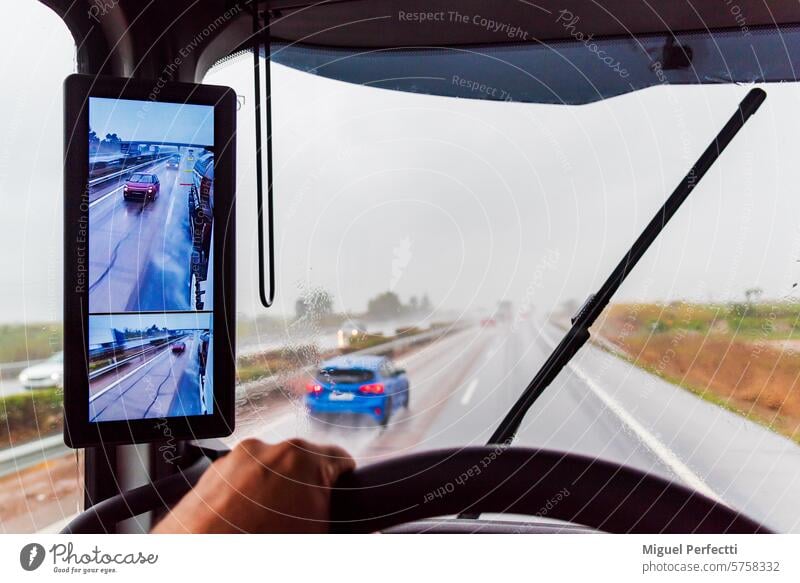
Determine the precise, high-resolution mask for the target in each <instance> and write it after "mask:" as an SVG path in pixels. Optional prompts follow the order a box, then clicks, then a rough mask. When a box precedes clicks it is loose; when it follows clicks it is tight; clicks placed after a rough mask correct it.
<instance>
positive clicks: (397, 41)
mask: <svg viewBox="0 0 800 583" xmlns="http://www.w3.org/2000/svg"><path fill="white" fill-rule="evenodd" d="M40 1H41V2H42V3H43V4H45V5H47V6H49V7H50V8H51V9H53V10H54V11H55V12H56V13H57V14H58V15H59V16H60V17H61V18H62V19H63V20H64V21H65V23H66V24H67V26H68V27H69V29H70V31H71V32H72V34H73V37H74V38H75V41H76V44H77V45H78V47H79V48H78V64H79V70H80V71H81V72H85V73H106V74H113V75H122V76H138V77H145V78H158V76H159V75H160V74H161V73H162V70H163V68H164V66H165V64H168V63H170V62H173V61H174V60H175V59H177V58H179V57H181V55H182V51H183V52H184V53H185V52H187V51H186V47H192V50H191V51H189V54H188V55H187V56H185V57H184V58H182V59H180V61H181V62H180V67H179V68H178V70H176V71H173V72H172V73H173V78H174V79H176V80H184V81H199V80H201V79H202V77H203V75H204V74H205V73H206V71H207V70H208V69H209V68H210V67H211V66H212V65H213V64H214V63H215V62H217V61H218V60H220V59H222V58H224V57H225V56H227V55H229V54H231V53H233V52H234V51H235V50H237V49H240V48H242V46H247V45H248V44H249V42H250V39H251V34H252V22H251V15H250V13H249V12H248V10H249V5H250V3H249V2H234V1H233V0H170V1H169V2H141V0H114V2H107V1H103V0H40ZM258 5H259V7H260V8H262V9H268V10H270V14H271V16H272V23H271V26H270V33H271V36H272V38H273V39H274V40H278V41H282V42H284V43H303V44H311V45H316V46H320V47H331V48H351V49H359V48H364V49H376V48H385V49H388V48H401V47H415V46H425V47H456V46H465V45H467V46H468V45H482V46H487V45H488V46H490V45H493V44H508V43H509V42H519V44H526V43H531V42H540V43H541V42H548V43H551V42H557V41H562V40H563V41H568V40H571V39H572V38H573V35H574V31H575V29H574V28H573V29H569V28H568V27H565V25H564V18H563V17H562V18H559V16H560V15H562V14H565V13H563V12H562V11H567V13H568V14H570V15H572V18H573V19H574V18H577V19H578V20H577V21H575V22H576V26H577V27H578V29H579V30H580V32H581V33H582V34H584V35H587V36H588V35H591V36H592V37H595V38H605V37H631V36H637V35H653V34H671V33H676V32H689V31H712V30H719V29H726V30H731V29H736V28H740V29H741V28H742V27H743V26H747V27H749V28H755V27H776V26H785V25H795V24H798V23H800V3H798V2H773V3H769V4H768V3H767V1H766V0H734V1H732V2H731V3H730V4H728V3H727V2H726V1H725V0H692V1H689V0H648V1H646V2H645V1H631V0H607V1H604V2H599V1H596V0H559V1H558V2H555V1H553V0H494V1H492V2H487V1H486V0H448V1H446V2H445V1H443V0H323V1H320V2H311V1H309V0H269V1H262V2H259V3H258ZM418 13H427V14H431V13H444V17H443V18H440V19H439V20H426V21H424V22H417V21H413V20H408V18H406V16H405V15H409V14H418ZM454 14H458V15H459V17H458V18H456V17H455V16H453V15H454ZM474 19H478V20H477V21H474ZM483 22H487V23H488V22H491V23H498V25H496V26H494V27H492V26H488V25H484V24H481V23H483ZM511 29H519V30H520V31H522V32H523V33H524V35H523V34H522V33H520V35H518V36H517V37H516V38H509V34H508V33H509V30H511ZM198 33H203V35H202V38H201V39H200V41H199V43H198V42H197V37H198ZM522 36H524V39H523V38H521V37H522Z"/></svg>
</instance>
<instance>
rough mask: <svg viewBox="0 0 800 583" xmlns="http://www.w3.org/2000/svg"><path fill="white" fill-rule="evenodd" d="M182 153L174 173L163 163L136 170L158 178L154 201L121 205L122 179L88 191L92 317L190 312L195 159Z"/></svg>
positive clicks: (125, 202) (208, 306) (134, 201)
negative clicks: (191, 191)
mask: <svg viewBox="0 0 800 583" xmlns="http://www.w3.org/2000/svg"><path fill="white" fill-rule="evenodd" d="M186 152H187V150H186V149H184V150H183V155H182V157H181V161H180V165H179V167H178V168H177V169H176V168H168V167H167V162H166V160H162V161H160V162H157V163H155V164H154V165H152V166H149V167H144V168H141V169H138V170H137V171H139V172H145V173H150V174H157V175H158V177H159V180H160V182H161V191H160V194H159V196H158V198H157V199H156V200H155V201H152V202H148V203H146V204H145V203H143V202H142V201H136V200H131V201H125V200H124V199H123V195H122V188H123V186H124V184H125V181H124V180H123V179H119V180H110V181H108V182H104V183H102V184H100V185H99V186H98V187H96V188H95V187H92V189H91V190H90V193H89V310H90V311H91V312H92V313H108V312H131V311H160V310H165V309H166V310H190V309H193V306H192V299H191V298H192V294H191V283H192V282H191V270H190V260H191V251H192V241H191V233H190V225H189V207H188V192H189V188H190V187H189V186H188V185H189V184H190V183H191V179H192V168H193V164H194V158H192V157H191V156H189V155H188V154H187V153H186ZM205 309H211V306H210V305H209V304H208V303H207V304H206V306H205Z"/></svg>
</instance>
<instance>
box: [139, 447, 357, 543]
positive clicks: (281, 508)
mask: <svg viewBox="0 0 800 583" xmlns="http://www.w3.org/2000/svg"><path fill="white" fill-rule="evenodd" d="M354 467H355V462H354V461H353V458H352V457H350V455H349V454H348V453H347V452H346V451H344V450H343V449H341V448H340V447H336V446H331V445H315V444H311V443H308V442H306V441H304V440H302V439H291V440H289V441H284V442H282V443H279V444H277V445H267V444H265V443H263V442H261V441H259V440H257V439H246V440H244V441H242V442H241V443H239V444H238V445H237V446H236V447H234V448H233V449H232V450H231V452H230V453H229V454H228V455H226V456H225V457H224V458H222V459H219V460H217V461H216V462H214V463H213V464H212V465H211V466H210V467H209V469H208V470H207V471H206V472H205V474H203V476H202V477H201V478H200V481H199V482H198V483H197V485H196V486H195V487H194V488H193V489H192V491H191V492H189V493H188V494H187V495H186V496H184V498H183V500H181V501H180V502H179V503H178V505H177V506H175V508H173V509H172V511H171V512H170V513H169V514H168V515H167V516H166V517H165V518H164V520H162V521H161V522H160V523H158V524H157V525H156V527H155V528H154V529H153V532H156V533H190V532H193V533H228V532H314V533H321V532H328V518H329V512H330V487H331V486H332V485H333V483H334V482H335V481H336V478H337V477H338V476H339V474H341V473H342V472H346V471H348V470H352V469H353V468H354Z"/></svg>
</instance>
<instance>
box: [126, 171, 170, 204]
mask: <svg viewBox="0 0 800 583" xmlns="http://www.w3.org/2000/svg"><path fill="white" fill-rule="evenodd" d="M159 192H161V183H160V182H159V180H158V176H156V175H155V174H144V173H141V172H136V173H135V174H131V176H130V178H128V180H127V181H126V182H125V185H124V186H123V187H122V196H123V197H124V198H125V200H131V199H132V198H141V199H142V200H144V201H147V200H155V199H156V198H158V194H159Z"/></svg>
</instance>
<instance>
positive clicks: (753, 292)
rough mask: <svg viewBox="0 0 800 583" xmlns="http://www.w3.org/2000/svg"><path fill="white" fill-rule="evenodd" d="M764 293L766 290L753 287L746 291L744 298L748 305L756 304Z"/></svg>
mask: <svg viewBox="0 0 800 583" xmlns="http://www.w3.org/2000/svg"><path fill="white" fill-rule="evenodd" d="M762 293H764V290H763V289H761V288H760V287H751V288H748V289H746V290H744V297H745V298H746V299H747V303H748V304H754V303H755V302H757V301H758V300H759V299H760V298H761V294H762Z"/></svg>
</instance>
